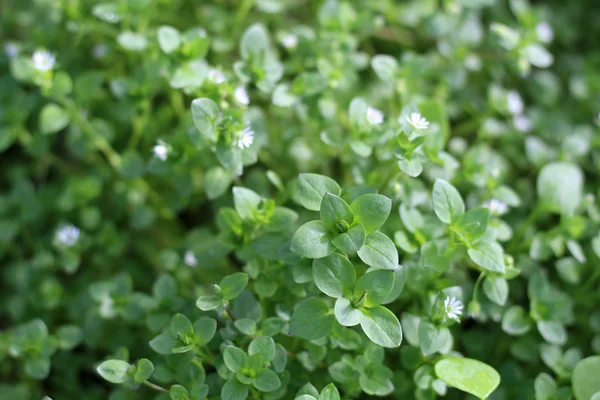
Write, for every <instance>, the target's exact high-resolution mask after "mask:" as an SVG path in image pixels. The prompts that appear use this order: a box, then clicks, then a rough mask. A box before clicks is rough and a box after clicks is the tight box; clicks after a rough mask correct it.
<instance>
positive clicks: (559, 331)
mask: <svg viewBox="0 0 600 400" xmlns="http://www.w3.org/2000/svg"><path fill="white" fill-rule="evenodd" d="M537 328H538V331H539V332H540V334H541V335H542V336H543V338H544V339H545V340H546V341H547V342H548V343H552V344H558V345H563V344H565V342H566V341H567V331H566V329H565V327H564V326H563V325H562V324H561V323H560V322H556V321H538V323H537Z"/></svg>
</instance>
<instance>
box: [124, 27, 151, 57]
mask: <svg viewBox="0 0 600 400" xmlns="http://www.w3.org/2000/svg"><path fill="white" fill-rule="evenodd" d="M117 42H119V44H120V45H121V47H123V48H124V49H125V50H129V51H136V52H137V51H143V50H145V49H146V47H148V39H146V36H144V35H142V34H141V33H137V32H130V31H125V32H121V33H120V34H119V36H117Z"/></svg>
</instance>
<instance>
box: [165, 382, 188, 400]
mask: <svg viewBox="0 0 600 400" xmlns="http://www.w3.org/2000/svg"><path fill="white" fill-rule="evenodd" d="M189 395H190V393H189V392H188V390H187V389H186V388H184V387H183V386H181V385H173V386H171V388H170V389H169V396H170V397H171V400H189V398H190V397H189Z"/></svg>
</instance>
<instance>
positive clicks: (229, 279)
mask: <svg viewBox="0 0 600 400" xmlns="http://www.w3.org/2000/svg"><path fill="white" fill-rule="evenodd" d="M248 279H249V277H248V274H246V273H244V272H235V273H233V274H231V275H227V276H226V277H225V278H223V279H221V282H219V288H221V297H222V298H223V300H225V301H229V300H233V299H235V298H236V297H238V296H239V295H240V293H242V292H243V291H244V289H245V288H246V286H247V285H248Z"/></svg>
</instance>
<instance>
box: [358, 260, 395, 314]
mask: <svg viewBox="0 0 600 400" xmlns="http://www.w3.org/2000/svg"><path fill="white" fill-rule="evenodd" d="M393 286H394V271H392V270H386V269H377V270H374V271H370V272H367V273H366V274H364V275H363V276H361V277H360V279H359V280H358V281H357V282H356V287H355V288H354V296H355V297H359V296H361V295H362V293H363V292H365V293H366V297H365V302H364V306H365V307H368V308H370V307H375V306H378V305H380V304H381V303H382V302H383V301H384V300H385V299H386V297H387V296H388V295H389V294H390V292H391V291H392V287H393Z"/></svg>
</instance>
